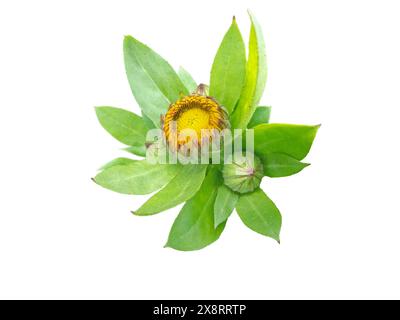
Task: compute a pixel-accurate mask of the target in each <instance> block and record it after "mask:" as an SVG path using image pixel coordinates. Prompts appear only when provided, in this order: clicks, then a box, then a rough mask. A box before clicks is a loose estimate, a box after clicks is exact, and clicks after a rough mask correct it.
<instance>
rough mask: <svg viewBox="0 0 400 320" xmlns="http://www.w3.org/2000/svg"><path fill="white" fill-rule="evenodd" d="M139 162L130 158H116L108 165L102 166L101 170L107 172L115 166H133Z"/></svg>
mask: <svg viewBox="0 0 400 320" xmlns="http://www.w3.org/2000/svg"><path fill="white" fill-rule="evenodd" d="M136 161H138V160H133V159H129V158H116V159H114V160H112V161H110V162H108V163H106V164H105V165H104V166H102V167H101V168H100V169H99V170H105V169H108V168H111V167H114V166H124V165H127V164H132V163H134V162H136Z"/></svg>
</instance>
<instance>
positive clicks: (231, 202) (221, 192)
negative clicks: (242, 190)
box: [214, 184, 239, 228]
mask: <svg viewBox="0 0 400 320" xmlns="http://www.w3.org/2000/svg"><path fill="white" fill-rule="evenodd" d="M238 199H239V195H238V194H237V193H235V192H233V191H232V190H231V189H229V188H228V187H227V186H225V185H224V184H223V185H222V186H220V187H219V188H218V193H217V197H216V199H215V204H214V226H215V228H217V227H218V226H219V225H220V224H221V223H223V222H225V221H227V220H228V218H229V216H230V215H231V214H232V211H233V209H235V206H236V203H237V201H238Z"/></svg>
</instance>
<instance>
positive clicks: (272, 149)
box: [254, 123, 320, 160]
mask: <svg viewBox="0 0 400 320" xmlns="http://www.w3.org/2000/svg"><path fill="white" fill-rule="evenodd" d="M319 127H320V126H319V125H317V126H306V125H296V124H279V123H271V124H262V125H259V126H257V127H255V128H254V149H255V152H256V153H257V154H258V155H259V156H261V157H262V156H266V155H268V154H270V153H285V154H287V155H289V156H291V157H293V158H295V159H297V160H302V159H304V158H305V156H306V155H307V154H308V152H309V151H310V148H311V145H312V143H313V141H314V138H315V135H316V134H317V131H318V128H319Z"/></svg>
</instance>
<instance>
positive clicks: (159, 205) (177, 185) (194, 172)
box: [133, 164, 207, 216]
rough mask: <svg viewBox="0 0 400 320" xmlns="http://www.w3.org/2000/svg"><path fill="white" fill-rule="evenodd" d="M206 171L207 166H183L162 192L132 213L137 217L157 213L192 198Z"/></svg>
mask: <svg viewBox="0 0 400 320" xmlns="http://www.w3.org/2000/svg"><path fill="white" fill-rule="evenodd" d="M206 170H207V165H196V164H195V165H184V166H183V168H182V169H181V170H180V171H179V173H178V174H177V175H176V176H175V177H174V178H173V179H172V180H171V181H170V182H169V183H168V184H167V185H166V186H165V187H164V188H163V189H162V190H160V191H159V192H158V193H156V194H155V195H154V196H152V197H151V198H150V199H149V200H148V201H147V202H146V203H145V204H143V205H142V206H141V207H140V208H139V209H138V210H137V211H136V212H133V213H134V214H136V215H139V216H146V215H151V214H155V213H159V212H161V211H164V210H167V209H170V208H173V207H175V206H177V205H178V204H180V203H182V202H185V201H186V200H188V199H190V198H192V197H193V196H194V194H195V193H196V192H197V191H198V190H199V189H200V186H201V184H202V183H203V180H204V177H205V175H206Z"/></svg>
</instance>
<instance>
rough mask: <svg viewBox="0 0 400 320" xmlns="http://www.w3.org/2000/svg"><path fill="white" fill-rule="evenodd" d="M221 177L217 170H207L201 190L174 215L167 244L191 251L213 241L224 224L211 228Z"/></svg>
mask: <svg viewBox="0 0 400 320" xmlns="http://www.w3.org/2000/svg"><path fill="white" fill-rule="evenodd" d="M220 183H221V176H220V173H219V171H218V170H217V169H215V168H212V169H210V170H209V172H208V174H207V176H206V178H205V179H204V182H203V184H202V186H201V188H200V190H199V191H198V192H197V193H196V195H195V196H194V197H193V198H192V199H190V200H189V201H187V202H186V204H185V205H184V206H183V208H182V210H181V212H180V213H179V215H178V217H177V218H176V220H175V222H174V224H173V226H172V228H171V231H170V234H169V237H168V241H167V244H166V245H165V246H166V247H170V248H174V249H176V250H182V251H191V250H199V249H202V248H204V247H206V246H208V245H209V244H211V243H213V242H214V241H216V240H217V239H218V238H219V236H220V235H221V233H222V231H223V230H224V227H225V223H223V224H221V225H220V226H219V227H218V228H217V229H215V228H214V201H215V197H216V195H217V189H218V186H219V185H220Z"/></svg>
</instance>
